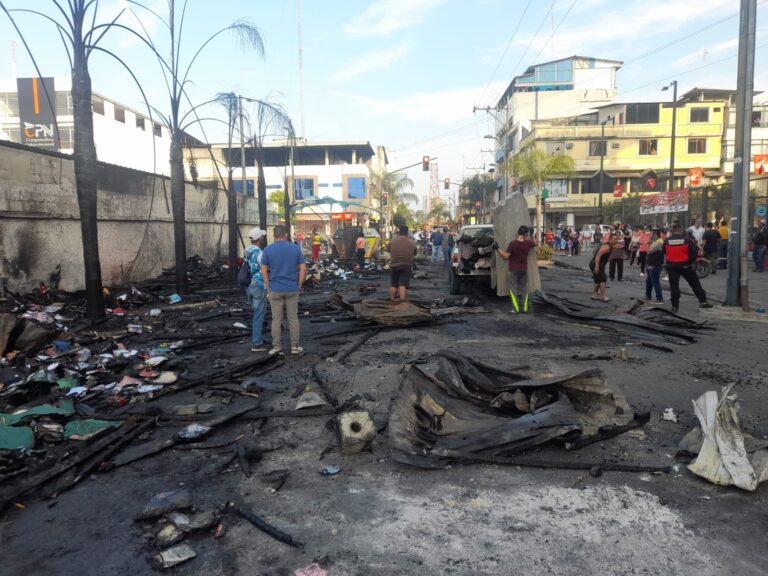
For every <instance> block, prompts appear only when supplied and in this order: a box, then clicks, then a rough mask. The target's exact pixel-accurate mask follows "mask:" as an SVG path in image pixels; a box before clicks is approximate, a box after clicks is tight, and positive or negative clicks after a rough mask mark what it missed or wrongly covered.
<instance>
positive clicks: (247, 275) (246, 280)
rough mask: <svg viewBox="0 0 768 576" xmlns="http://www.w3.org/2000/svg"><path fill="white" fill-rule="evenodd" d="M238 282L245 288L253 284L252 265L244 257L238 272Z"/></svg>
mask: <svg viewBox="0 0 768 576" xmlns="http://www.w3.org/2000/svg"><path fill="white" fill-rule="evenodd" d="M237 283H238V284H239V285H240V286H243V287H244V288H247V287H248V286H250V285H251V267H250V266H249V265H248V260H246V259H243V265H242V266H240V270H239V271H238V272H237Z"/></svg>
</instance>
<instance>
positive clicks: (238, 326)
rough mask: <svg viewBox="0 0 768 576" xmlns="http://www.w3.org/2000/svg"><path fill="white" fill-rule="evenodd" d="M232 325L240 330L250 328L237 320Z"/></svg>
mask: <svg viewBox="0 0 768 576" xmlns="http://www.w3.org/2000/svg"><path fill="white" fill-rule="evenodd" d="M232 326H233V327H235V328H239V329H240V330H247V329H248V326H246V325H245V324H243V323H242V322H235V323H234V324H232Z"/></svg>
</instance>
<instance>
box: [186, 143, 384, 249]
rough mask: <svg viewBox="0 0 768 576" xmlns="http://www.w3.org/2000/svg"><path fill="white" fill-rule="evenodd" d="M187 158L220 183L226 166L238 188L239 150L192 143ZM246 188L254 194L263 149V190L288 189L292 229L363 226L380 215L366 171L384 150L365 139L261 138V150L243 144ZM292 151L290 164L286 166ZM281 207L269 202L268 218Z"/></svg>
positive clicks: (377, 166) (203, 177) (379, 163)
mask: <svg viewBox="0 0 768 576" xmlns="http://www.w3.org/2000/svg"><path fill="white" fill-rule="evenodd" d="M185 153H186V154H187V158H188V160H189V159H192V165H194V167H195V171H196V180H197V182H199V183H201V184H206V183H211V184H214V183H216V185H218V186H220V187H226V182H227V178H228V173H229V170H230V168H232V170H233V172H232V178H233V184H234V189H235V190H236V191H238V192H242V190H243V188H244V187H243V166H242V163H241V150H240V148H239V147H237V146H233V147H232V148H230V147H229V145H228V144H213V145H211V146H210V147H204V148H203V147H201V148H192V149H190V150H187V151H186V152H185ZM244 153H245V178H246V182H247V183H246V186H245V189H246V193H247V194H248V195H249V196H253V195H254V191H255V189H256V183H257V180H258V173H259V171H258V166H257V162H256V158H258V157H259V155H260V154H262V155H263V166H262V168H263V173H264V181H265V183H266V190H267V195H268V196H269V195H270V194H271V193H273V192H277V191H281V192H285V191H287V192H288V195H289V198H290V201H291V204H295V205H296V207H295V212H294V217H295V220H296V227H297V231H298V232H300V233H302V232H308V231H309V230H311V229H312V227H313V226H315V225H317V226H320V227H321V228H322V229H323V230H324V231H325V233H326V234H331V233H333V231H335V230H336V228H338V227H339V226H342V225H345V224H356V225H361V226H368V225H370V224H371V223H373V222H379V221H380V220H381V217H380V213H381V212H380V211H381V204H382V198H381V197H380V192H379V191H378V190H375V189H374V187H373V186H372V178H371V172H372V171H375V172H377V173H383V171H384V170H385V169H386V164H387V156H386V152H385V151H384V148H383V147H382V146H378V147H377V148H376V150H375V151H374V149H373V147H372V146H371V144H370V143H369V142H312V143H307V142H303V141H300V140H299V141H296V142H295V144H294V145H293V146H292V145H291V142H290V141H287V142H286V141H276V142H270V143H266V144H264V146H263V147H262V150H261V151H259V150H256V149H254V148H252V147H251V146H246V147H245V148H244ZM291 156H293V166H291ZM281 208H282V207H280V206H277V205H276V204H273V205H272V206H270V207H269V212H270V215H271V219H272V221H276V220H277V217H276V213H277V212H278V211H280V209H281Z"/></svg>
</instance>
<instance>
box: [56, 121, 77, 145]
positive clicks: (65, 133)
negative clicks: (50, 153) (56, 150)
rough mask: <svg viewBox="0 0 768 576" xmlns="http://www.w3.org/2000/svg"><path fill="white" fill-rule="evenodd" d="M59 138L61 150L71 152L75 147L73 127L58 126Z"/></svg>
mask: <svg viewBox="0 0 768 576" xmlns="http://www.w3.org/2000/svg"><path fill="white" fill-rule="evenodd" d="M59 138H60V139H61V150H72V149H73V148H74V147H75V128H74V126H59Z"/></svg>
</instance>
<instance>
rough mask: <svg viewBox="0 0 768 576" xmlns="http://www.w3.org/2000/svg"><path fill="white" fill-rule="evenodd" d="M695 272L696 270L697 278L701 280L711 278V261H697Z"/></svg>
mask: <svg viewBox="0 0 768 576" xmlns="http://www.w3.org/2000/svg"><path fill="white" fill-rule="evenodd" d="M694 270H696V276H698V277H699V280H701V279H702V278H706V277H707V276H709V273H710V272H712V265H711V264H710V263H709V260H697V261H696V265H695V266H694Z"/></svg>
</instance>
